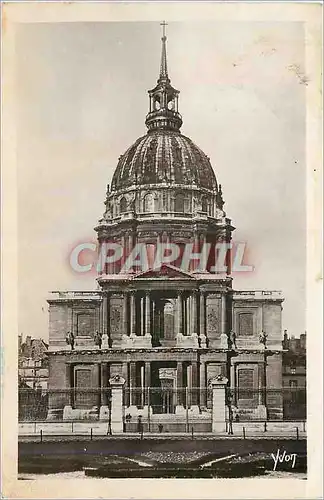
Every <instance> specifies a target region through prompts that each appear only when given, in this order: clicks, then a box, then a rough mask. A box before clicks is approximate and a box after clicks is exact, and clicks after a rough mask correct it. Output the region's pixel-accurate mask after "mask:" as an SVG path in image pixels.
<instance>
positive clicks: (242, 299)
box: [48, 25, 283, 431]
mask: <svg viewBox="0 0 324 500" xmlns="http://www.w3.org/2000/svg"><path fill="white" fill-rule="evenodd" d="M163 29H165V25H163ZM161 40H162V54H161V64H160V71H159V77H158V80H157V83H156V85H155V87H154V88H153V89H152V90H149V91H148V96H149V99H148V100H149V102H148V113H147V115H146V120H145V124H146V127H147V133H146V135H144V136H143V137H140V138H139V139H137V140H136V141H135V142H134V144H132V145H131V146H130V147H128V149H127V150H126V152H125V153H124V154H122V155H121V156H120V158H119V160H118V164H117V167H116V170H115V172H114V174H113V177H112V180H111V183H110V184H109V185H108V186H107V193H106V199H105V210H104V213H103V216H102V218H101V219H100V220H99V222H98V224H97V226H96V227H95V231H96V232H97V235H98V249H99V256H100V257H99V261H100V262H101V264H102V265H100V266H99V267H98V277H97V283H98V287H97V290H96V291H89V292H72V291H71V292H53V293H52V294H51V296H50V297H49V299H48V303H49V314H50V334H49V364H50V369H49V373H50V374H49V411H48V418H49V419H67V420H70V419H72V420H73V419H79V418H82V419H87V418H89V419H93V418H94V419H99V420H107V419H108V418H109V408H110V404H111V387H110V385H111V384H110V381H111V380H113V379H114V377H115V378H116V377H117V379H118V380H119V379H120V380H123V388H122V391H123V398H122V415H123V419H124V427H123V429H124V430H126V431H127V429H132V422H136V421H137V418H138V416H140V417H141V418H142V419H143V421H144V422H147V421H148V420H149V421H150V426H149V427H148V428H151V429H154V425H155V424H154V422H156V425H157V423H159V422H161V421H162V422H163V425H164V426H165V429H171V430H181V429H182V427H181V425H183V422H185V420H186V419H187V421H188V415H190V418H191V422H192V423H193V425H194V426H196V428H197V429H202V430H206V431H208V430H210V425H211V405H212V401H211V392H210V387H211V381H212V380H214V379H215V377H216V378H217V377H219V379H220V380H221V379H222V380H225V384H226V394H228V395H229V399H230V400H231V404H232V405H233V407H235V411H236V413H237V415H238V418H240V415H245V418H251V419H259V418H260V419H264V418H281V417H280V416H281V415H282V400H281V396H280V395H279V392H278V393H277V392H275V391H274V390H281V388H282V379H281V366H282V353H281V350H282V347H281V340H282V339H281V337H282V335H281V313H282V301H283V298H282V296H281V293H280V292H278V291H264V290H259V291H238V290H235V288H233V279H232V277H231V262H232V255H231V252H230V250H228V251H227V252H226V254H225V258H224V262H223V265H222V266H221V267H218V266H217V255H218V254H217V252H219V249H220V248H221V247H222V245H223V246H224V245H227V246H226V248H230V244H231V240H232V232H233V230H234V227H233V226H232V223H231V220H230V219H229V218H228V217H227V216H226V213H225V211H224V201H223V193H222V188H221V185H220V184H219V183H218V181H217V178H216V175H215V172H214V169H213V167H212V165H211V162H210V159H209V157H208V156H207V155H206V154H205V153H204V152H203V151H202V150H201V149H200V148H199V147H198V146H197V145H196V144H195V143H194V142H193V141H192V140H191V139H190V138H188V137H186V136H184V135H182V133H181V126H182V117H181V114H180V111H179V109H180V106H179V91H178V90H176V89H175V88H174V87H173V86H172V85H171V80H170V77H169V72H168V67H167V53H166V42H167V38H166V36H165V32H163V36H162V39H161ZM107 249H108V251H107ZM265 389H269V390H270V392H271V390H272V389H273V391H272V395H271V397H270V396H269V395H268V396H267V393H266V391H265ZM226 404H227V403H226V401H224V405H226ZM213 411H215V410H213ZM161 419H162V420H161Z"/></svg>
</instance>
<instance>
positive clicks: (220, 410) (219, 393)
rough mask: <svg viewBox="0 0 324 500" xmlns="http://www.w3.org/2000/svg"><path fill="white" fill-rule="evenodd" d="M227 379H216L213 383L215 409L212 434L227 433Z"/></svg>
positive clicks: (213, 411)
mask: <svg viewBox="0 0 324 500" xmlns="http://www.w3.org/2000/svg"><path fill="white" fill-rule="evenodd" d="M226 384H227V378H226V377H221V376H218V377H215V378H214V379H213V380H212V381H211V385H212V389H213V409H212V432H215V433H216V432H217V433H224V432H226V401H225V388H226Z"/></svg>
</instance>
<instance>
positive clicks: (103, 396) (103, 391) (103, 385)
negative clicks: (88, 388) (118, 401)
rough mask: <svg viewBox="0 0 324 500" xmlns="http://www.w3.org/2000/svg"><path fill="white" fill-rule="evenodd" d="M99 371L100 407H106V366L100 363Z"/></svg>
mask: <svg viewBox="0 0 324 500" xmlns="http://www.w3.org/2000/svg"><path fill="white" fill-rule="evenodd" d="M100 370H101V377H100V378H101V405H108V393H107V386H108V364H107V363H101V365H100Z"/></svg>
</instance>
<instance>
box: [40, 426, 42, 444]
mask: <svg viewBox="0 0 324 500" xmlns="http://www.w3.org/2000/svg"><path fill="white" fill-rule="evenodd" d="M40 442H41V443H42V442H43V429H41V430H40Z"/></svg>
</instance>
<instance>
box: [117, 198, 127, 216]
mask: <svg viewBox="0 0 324 500" xmlns="http://www.w3.org/2000/svg"><path fill="white" fill-rule="evenodd" d="M119 208H120V213H121V214H122V213H124V212H127V201H126V198H125V196H123V197H122V199H121V200H120V204H119Z"/></svg>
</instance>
